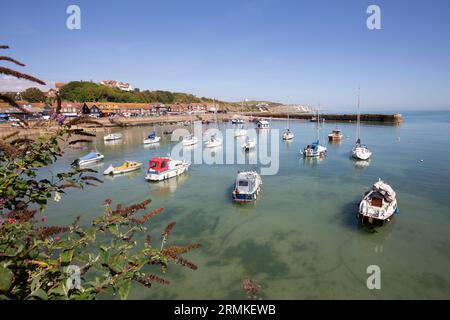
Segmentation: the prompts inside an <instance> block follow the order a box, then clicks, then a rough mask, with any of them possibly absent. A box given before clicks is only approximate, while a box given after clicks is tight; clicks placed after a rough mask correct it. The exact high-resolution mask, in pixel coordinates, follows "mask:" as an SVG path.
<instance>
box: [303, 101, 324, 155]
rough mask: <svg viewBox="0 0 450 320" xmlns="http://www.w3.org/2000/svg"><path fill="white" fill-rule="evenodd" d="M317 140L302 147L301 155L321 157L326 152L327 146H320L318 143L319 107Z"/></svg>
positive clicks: (318, 127)
mask: <svg viewBox="0 0 450 320" xmlns="http://www.w3.org/2000/svg"><path fill="white" fill-rule="evenodd" d="M316 119H317V140H316V141H315V142H313V143H311V144H309V145H307V146H306V148H304V149H303V156H304V157H305V158H321V157H324V156H325V155H326V154H327V147H325V146H322V145H321V144H320V135H319V129H320V122H319V121H320V118H319V109H317V118H316Z"/></svg>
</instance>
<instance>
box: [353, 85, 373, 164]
mask: <svg viewBox="0 0 450 320" xmlns="http://www.w3.org/2000/svg"><path fill="white" fill-rule="evenodd" d="M356 135H357V139H356V143H355V145H354V146H353V148H352V157H353V158H354V159H358V160H368V159H369V158H370V157H371V156H372V151H370V149H369V148H368V147H367V146H365V145H363V144H362V143H361V115H360V92H359V89H358V116H357V124H356Z"/></svg>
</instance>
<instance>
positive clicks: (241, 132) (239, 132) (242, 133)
mask: <svg viewBox="0 0 450 320" xmlns="http://www.w3.org/2000/svg"><path fill="white" fill-rule="evenodd" d="M246 135H247V130H245V129H244V126H243V125H241V126H240V127H239V128H238V129H236V131H234V136H235V137H243V136H246Z"/></svg>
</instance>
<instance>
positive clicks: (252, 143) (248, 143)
mask: <svg viewBox="0 0 450 320" xmlns="http://www.w3.org/2000/svg"><path fill="white" fill-rule="evenodd" d="M255 148H256V140H254V139H250V137H247V139H245V143H244V145H243V146H242V149H243V150H244V151H250V150H252V149H255Z"/></svg>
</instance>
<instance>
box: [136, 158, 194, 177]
mask: <svg viewBox="0 0 450 320" xmlns="http://www.w3.org/2000/svg"><path fill="white" fill-rule="evenodd" d="M188 169H189V164H188V163H187V162H185V161H181V160H173V159H171V158H169V157H165V158H160V157H156V158H152V159H150V161H149V165H148V171H147V175H146V177H145V179H146V180H149V181H163V180H167V179H170V178H173V177H176V176H179V175H180V174H183V173H184V172H186V171H187V170H188Z"/></svg>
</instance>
